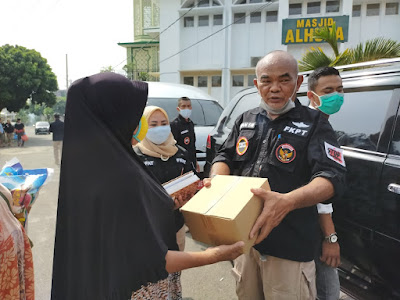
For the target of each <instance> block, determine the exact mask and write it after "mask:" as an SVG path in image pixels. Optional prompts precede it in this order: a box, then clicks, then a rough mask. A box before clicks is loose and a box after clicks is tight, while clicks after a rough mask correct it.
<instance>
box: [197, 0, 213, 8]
mask: <svg viewBox="0 0 400 300" xmlns="http://www.w3.org/2000/svg"><path fill="white" fill-rule="evenodd" d="M197 6H198V7H207V6H210V2H209V0H199V4H198V5H197Z"/></svg>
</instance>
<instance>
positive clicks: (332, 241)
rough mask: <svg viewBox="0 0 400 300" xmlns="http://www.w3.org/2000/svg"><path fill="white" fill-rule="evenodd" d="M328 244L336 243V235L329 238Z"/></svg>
mask: <svg viewBox="0 0 400 300" xmlns="http://www.w3.org/2000/svg"><path fill="white" fill-rule="evenodd" d="M330 242H331V243H336V242H337V235H336V234H335V235H332V236H331V238H330Z"/></svg>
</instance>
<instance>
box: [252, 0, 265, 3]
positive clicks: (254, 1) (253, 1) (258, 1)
mask: <svg viewBox="0 0 400 300" xmlns="http://www.w3.org/2000/svg"><path fill="white" fill-rule="evenodd" d="M261 2H263V0H249V3H261Z"/></svg>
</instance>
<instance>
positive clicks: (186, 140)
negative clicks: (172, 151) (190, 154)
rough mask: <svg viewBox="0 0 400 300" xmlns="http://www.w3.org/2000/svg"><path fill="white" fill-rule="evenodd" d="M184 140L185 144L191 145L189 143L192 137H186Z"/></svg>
mask: <svg viewBox="0 0 400 300" xmlns="http://www.w3.org/2000/svg"><path fill="white" fill-rule="evenodd" d="M183 142H184V143H185V145H189V143H190V137H188V136H187V137H185V138H184V139H183Z"/></svg>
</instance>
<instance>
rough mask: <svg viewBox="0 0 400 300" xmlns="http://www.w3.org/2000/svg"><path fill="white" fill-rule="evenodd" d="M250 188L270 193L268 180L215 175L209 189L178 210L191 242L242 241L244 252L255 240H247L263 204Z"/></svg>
mask: <svg viewBox="0 0 400 300" xmlns="http://www.w3.org/2000/svg"><path fill="white" fill-rule="evenodd" d="M251 188H263V189H265V190H270V187H269V183H268V179H266V178H258V177H244V176H229V175H217V176H215V177H214V178H213V180H212V181H211V187H210V188H202V189H201V190H200V191H199V192H198V193H197V194H196V195H195V196H194V197H193V198H192V199H190V201H189V202H188V203H187V204H185V205H184V206H183V207H182V208H181V211H182V213H183V216H184V218H185V223H186V225H187V226H188V227H189V229H190V233H191V234H192V237H193V239H195V240H197V241H199V242H203V243H206V244H209V245H223V244H226V245H229V244H233V243H236V242H238V241H244V242H245V248H244V252H245V253H247V252H248V251H249V250H250V248H251V247H252V246H253V245H254V241H255V239H256V237H254V238H253V239H250V238H249V234H250V230H251V228H252V227H253V225H254V223H255V221H256V220H257V218H258V216H259V215H260V213H261V211H262V209H263V204H264V202H263V201H262V200H261V199H260V198H259V197H256V196H254V194H253V193H252V192H251V191H250V189H251Z"/></svg>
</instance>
